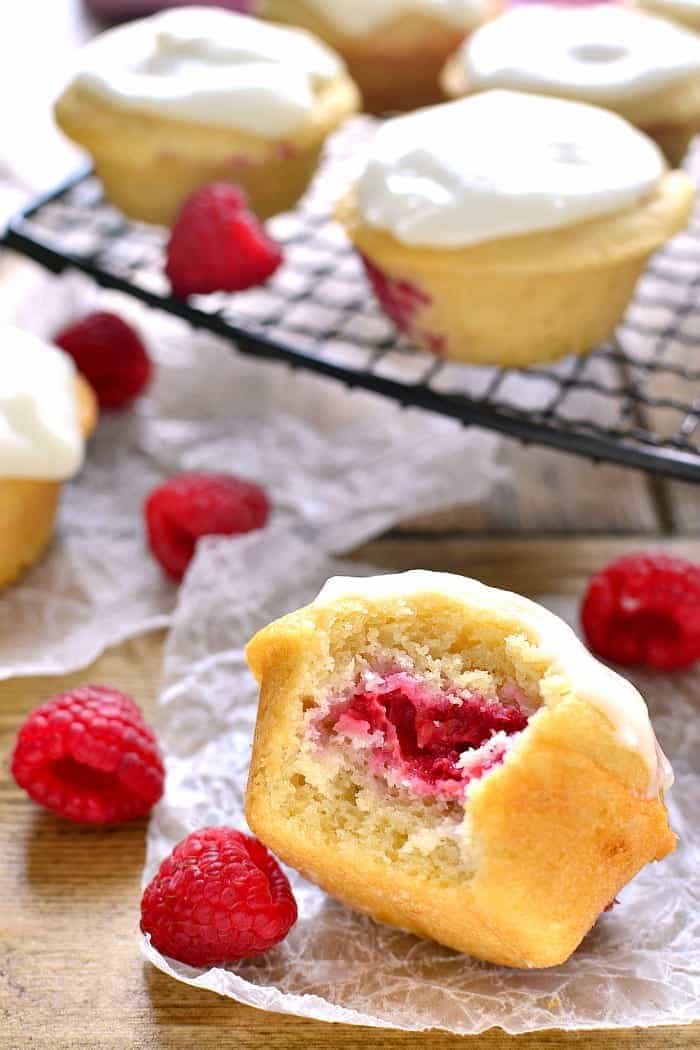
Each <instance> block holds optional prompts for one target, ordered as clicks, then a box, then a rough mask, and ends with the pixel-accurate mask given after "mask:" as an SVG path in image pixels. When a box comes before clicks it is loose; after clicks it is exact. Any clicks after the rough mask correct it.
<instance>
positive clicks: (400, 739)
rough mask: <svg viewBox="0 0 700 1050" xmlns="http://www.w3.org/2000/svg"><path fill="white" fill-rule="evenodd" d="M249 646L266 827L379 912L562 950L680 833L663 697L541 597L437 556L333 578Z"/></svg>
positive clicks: (256, 784) (357, 901) (411, 922)
mask: <svg viewBox="0 0 700 1050" xmlns="http://www.w3.org/2000/svg"><path fill="white" fill-rule="evenodd" d="M247 657H248V661H249V663H250V667H251V669H252V671H253V673H254V674H255V677H256V679H257V680H258V682H259V684H260V707H259V713H258V721H257V726H256V732H255V743H254V749H253V757H252V763H251V768H250V777H249V782H248V793H247V817H248V821H249V823H250V826H251V828H252V829H253V831H254V832H255V834H256V835H257V836H258V837H259V838H260V839H261V840H262V841H263V842H264V843H265V844H266V845H267V846H268V847H269V848H270V849H272V850H273V851H274V852H275V853H276V854H277V855H278V856H279V857H281V858H282V860H284V861H285V862H287V863H288V864H291V865H292V866H293V867H295V868H297V869H298V870H299V871H300V872H301V873H302V874H303V875H305V876H306V877H307V878H309V879H311V880H312V881H314V882H316V883H318V884H319V885H320V886H321V887H323V888H324V889H325V890H327V891H328V892H329V893H330V894H332V895H333V896H335V897H337V898H338V899H340V900H342V901H344V902H345V903H346V904H348V905H350V906H351V907H353V908H357V909H359V910H361V911H364V912H367V913H368V914H369V915H371V916H372V917H373V918H374V919H376V920H377V921H379V922H385V923H389V924H391V925H394V926H398V927H400V928H402V929H406V930H410V931H412V932H414V933H416V934H418V935H419V936H422V937H429V938H433V939H435V940H437V941H439V942H441V943H443V944H445V945H448V946H449V947H451V948H455V949H457V950H458V951H463V952H467V953H469V954H471V955H474V956H477V957H478V958H481V959H485V960H487V961H489V962H493V963H499V964H503V965H506V966H515V967H546V966H554V965H557V964H559V963H561V962H563V961H564V960H565V959H567V958H568V956H569V955H570V954H571V953H572V952H573V951H574V950H575V949H576V948H577V946H578V945H579V943H580V942H581V940H582V938H583V937H584V936H585V934H586V933H587V931H588V930H589V929H590V928H591V927H592V925H593V924H594V923H595V922H596V920H597V918H598V916H599V915H600V914H601V912H602V911H604V910H605V909H606V908H607V906H608V905H609V904H610V903H611V902H612V901H613V899H614V898H615V895H616V894H617V893H618V892H619V890H620V889H621V888H622V887H623V886H624V885H625V884H626V883H627V882H628V881H629V880H630V879H631V878H632V877H633V876H634V875H635V874H636V873H637V872H638V871H639V870H640V869H641V868H642V867H643V866H644V865H645V864H647V863H648V862H649V861H652V860H661V859H662V858H663V857H664V856H666V854H668V853H669V852H671V851H672V850H673V849H674V846H675V837H674V835H673V833H672V831H671V830H670V828H669V824H668V817H667V813H666V809H665V806H664V803H663V792H664V789H665V788H666V787H668V785H669V783H670V780H671V776H670V767H668V764H667V763H666V761H665V759H664V758H663V756H662V755H661V753H660V752H659V750H658V745H656V742H655V738H654V734H653V731H652V729H651V725H650V723H649V718H648V713H647V710H646V706H645V704H644V701H643V700H642V698H641V697H640V696H639V694H638V693H637V691H636V690H635V689H634V688H633V686H632V685H631V684H630V683H629V682H627V681H625V680H624V679H622V678H620V677H619V676H618V675H616V674H614V673H613V672H612V671H610V670H608V669H607V668H605V667H603V665H601V664H599V663H598V662H597V661H596V660H595V659H594V658H593V657H592V656H591V655H590V654H589V653H588V652H587V651H586V650H585V649H584V647H583V646H582V644H581V643H580V642H579V641H578V639H577V638H576V636H575V635H574V634H573V632H572V631H571V630H570V629H569V628H568V627H567V626H566V625H565V624H564V623H563V622H562V621H561V620H559V619H558V618H557V617H556V616H554V615H553V614H551V613H549V612H547V611H546V610H544V609H543V608H541V607H540V606H537V605H535V604H534V603H532V602H529V601H527V600H526V599H524V598H520V597H519V596H517V595H513V594H509V593H507V592H504V591H497V590H494V589H492V588H487V587H484V586H483V585H481V584H478V583H476V582H475V581H472V580H467V579H464V578H462V577H456V576H448V575H446V574H438V573H427V572H412V573H405V574H402V575H400V576H387V577H375V578H373V579H338V580H332V581H329V583H328V584H327V585H326V587H325V588H324V589H323V591H322V592H321V594H320V595H319V596H318V598H317V599H316V600H315V601H314V602H313V603H312V604H311V605H309V606H307V607H305V608H303V609H300V610H298V611H297V612H294V613H291V614H290V615H288V616H285V617H283V618H282V619H280V620H277V621H276V622H274V623H272V624H270V626H268V627H266V628H265V629H263V630H262V631H260V632H259V633H258V634H257V635H256V636H255V638H253V640H252V641H251V642H250V644H249V645H248V649H247ZM498 727H500V728H498ZM468 740H471V743H468V742H467V743H465V741H468ZM446 749H447V750H446ZM658 877H659V878H662V877H663V873H662V872H659V875H658Z"/></svg>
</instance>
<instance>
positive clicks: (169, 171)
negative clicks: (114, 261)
mask: <svg viewBox="0 0 700 1050" xmlns="http://www.w3.org/2000/svg"><path fill="white" fill-rule="evenodd" d="M322 149H323V142H319V143H317V144H316V145H314V146H307V147H305V148H304V149H296V148H295V147H293V146H289V147H288V148H287V149H283V148H282V147H281V146H280V148H279V149H276V150H271V151H270V153H269V154H268V155H267V156H265V157H254V158H246V156H245V155H243V154H241V155H240V156H236V155H232V156H231V157H230V158H229V159H228V160H226V161H224V162H221V163H214V164H209V163H205V162H199V161H197V160H195V159H190V158H187V157H176V156H170V157H168V156H157V157H153V158H151V159H149V160H148V161H147V162H146V163H144V164H142V165H138V166H137V165H136V164H134V163H133V162H131V161H130V160H129V159H120V158H118V157H114V156H108V157H104V158H100V157H99V156H98V155H97V154H95V171H96V173H97V176H98V178H99V179H100V181H101V182H102V185H103V187H104V191H105V193H106V195H107V197H109V199H110V201H111V202H112V203H113V204H114V205H116V207H117V208H119V210H120V211H122V212H124V214H125V215H128V216H129V218H131V219H136V220H138V221H140V222H148V223H153V224H156V225H161V226H172V224H173V222H174V221H175V218H176V216H177V213H178V211H179V209H180V206H181V205H182V203H183V201H184V200H186V199H187V197H189V196H190V194H192V193H194V192H195V190H197V189H199V188H200V187H201V186H205V185H207V183H210V182H231V183H233V184H234V185H236V186H240V187H241V188H242V189H243V190H245V193H246V195H247V197H248V202H249V204H250V207H251V208H252V210H253V211H254V212H255V214H256V215H257V216H258V217H259V218H261V219H269V218H271V216H273V215H278V214H279V213H280V212H284V211H289V210H290V209H291V208H293V207H294V205H295V204H296V203H297V202H298V200H299V199H300V198H301V197H302V196H303V195H304V193H305V192H306V190H307V188H308V186H309V183H310V182H311V180H312V178H313V177H314V175H315V173H316V169H317V167H318V164H319V160H320V156H321V152H322Z"/></svg>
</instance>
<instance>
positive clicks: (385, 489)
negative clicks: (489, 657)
mask: <svg viewBox="0 0 700 1050" xmlns="http://www.w3.org/2000/svg"><path fill="white" fill-rule="evenodd" d="M96 308H111V309H116V311H117V312H118V313H119V314H121V316H123V317H125V318H126V319H129V320H131V321H132V322H133V323H134V324H135V325H136V327H137V328H138V329H139V330H140V331H141V333H142V334H143V336H144V338H145V340H146V343H147V345H148V348H149V351H150V353H151V355H152V356H153V358H154V361H155V363H156V378H155V382H154V383H153V385H152V388H151V390H150V392H149V395H148V396H147V397H145V398H142V399H141V400H140V401H138V402H137V404H136V407H135V408H134V409H133V410H131V411H128V412H121V413H111V414H108V413H103V415H102V417H101V419H100V421H99V425H98V428H97V432H96V434H95V436H94V437H93V438H92V440H91V441H90V444H89V448H88V452H87V458H86V462H85V466H84V469H83V471H82V472H81V474H80V475H79V476H78V477H77V478H76V480H75V481H73V482H72V483H70V484H69V485H66V487H65V491H64V499H63V503H62V507H61V511H60V517H59V522H58V528H57V534H56V538H55V542H54V543H53V545H52V547H51V549H50V551H49V553H48V554H47V556H46V557H45V558H44V559H43V560H42V561H41V562H40V563H39V564H38V565H37V566H36V567H35V568H33V569H32V570H31V571H30V572H29V573H28V574H27V575H26V576H25V577H23V578H22V580H21V581H20V582H19V583H18V584H17V585H15V586H14V587H11V588H9V589H8V590H6V591H4V592H3V593H2V594H0V679H2V678H9V677H12V676H16V675H28V674H61V673H65V672H67V671H70V670H73V669H75V668H77V667H81V666H85V665H87V664H89V663H90V662H91V661H92V660H93V659H95V657H96V656H97V655H98V654H99V653H100V652H101V651H102V650H103V649H104V648H105V647H106V646H108V645H111V644H113V643H116V642H119V641H122V640H123V639H125V638H127V637H129V636H132V635H136V634H140V633H143V632H144V631H147V630H151V629H154V628H156V627H159V626H163V625H165V624H166V623H167V622H168V621H169V617H170V613H171V611H172V608H173V604H174V601H175V596H176V588H175V587H174V586H172V584H170V583H169V582H167V580H166V579H165V578H164V577H163V575H162V573H161V571H160V568H159V566H158V565H157V564H156V563H155V561H154V560H153V558H152V557H151V555H150V554H149V552H148V551H147V549H146V545H145V542H144V532H143V523H142V516H141V507H142V504H143V500H144V497H145V496H146V495H147V494H148V492H149V491H150V490H151V488H153V486H154V485H156V484H157V483H158V482H160V481H161V480H162V479H164V478H166V477H168V476H169V475H171V474H174V473H176V472H177V471H180V470H213V471H226V472H231V473H235V474H238V475H240V476H242V477H246V478H249V479H252V480H253V481H257V482H259V483H261V484H262V485H264V486H265V487H266V488H267V490H268V492H269V494H270V498H271V500H272V505H273V513H272V516H271V519H270V524H269V526H268V527H269V528H275V529H280V530H283V531H285V532H287V533H289V534H290V535H296V536H300V537H304V538H305V539H307V540H308V541H309V542H313V543H314V544H315V545H316V546H317V547H318V548H319V549H322V550H325V551H331V552H334V553H335V552H339V551H346V550H351V549H352V548H353V547H354V546H356V545H357V544H360V543H362V542H363V541H365V540H367V539H369V538H370V537H371V536H373V535H376V534H377V533H380V532H382V531H384V530H385V529H387V528H389V527H390V526H391V525H393V524H395V523H396V522H398V521H400V520H401V519H402V518H407V517H409V516H411V515H413V514H415V513H417V512H421V513H422V512H429V511H430V510H433V509H437V508H438V507H441V506H445V505H447V504H450V503H455V502H462V503H470V502H471V501H478V500H480V499H483V498H484V497H485V496H486V494H487V492H488V490H489V488H490V486H491V485H492V484H493V483H494V482H495V481H496V480H498V479H499V478H501V477H502V476H503V472H502V469H501V468H499V467H498V466H497V464H496V462H495V455H496V450H497V446H498V438H496V437H495V436H494V435H491V434H488V433H485V432H484V431H476V430H473V431H466V430H465V429H464V428H463V427H461V426H460V425H459V424H458V423H456V422H454V421H452V420H448V419H444V418H442V417H439V416H436V415H432V414H429V413H427V412H421V411H419V410H418V409H402V408H401V407H400V406H399V405H398V404H395V403H394V402H391V401H388V400H386V399H385V398H381V397H378V396H376V395H372V394H368V393H363V392H359V391H353V392H350V391H348V390H347V389H346V388H345V387H343V386H342V385H341V384H339V383H336V382H333V381H331V380H325V379H320V378H316V377H313V376H310V375H308V374H306V373H303V372H300V371H297V372H294V371H292V370H291V369H290V368H288V367H287V366H285V365H281V364H271V363H263V362H260V361H255V360H253V359H251V358H244V357H241V356H240V355H238V354H236V353H235V352H234V351H233V349H232V347H231V346H230V345H229V344H227V343H225V342H223V341H220V340H218V339H216V338H214V337H212V336H209V335H203V334H196V333H194V332H193V331H192V329H190V328H189V327H188V326H187V325H186V324H185V323H184V322H182V321H180V320H178V319H175V318H172V317H169V316H167V315H165V314H163V313H158V312H157V311H150V310H148V309H146V308H145V307H142V306H141V305H140V304H138V303H133V302H131V301H130V300H129V299H127V298H126V297H124V296H119V295H117V294H116V293H100V292H98V291H97V289H96V288H95V287H94V286H93V285H92V284H91V283H90V282H89V281H88V280H87V279H85V278H82V277H80V276H78V275H72V276H70V277H67V278H62V279H60V280H57V279H55V278H52V279H42V280H40V281H39V282H38V285H37V287H36V288H35V289H34V291H33V293H32V294H31V295H30V296H29V298H28V299H27V300H26V301H25V303H24V305H23V307H22V309H21V310H20V312H19V315H18V316H17V317H16V318H15V320H16V321H17V322H18V323H20V324H22V325H24V326H26V327H27V328H30V329H31V330H33V331H36V332H38V333H39V334H40V335H43V336H45V337H51V336H52V335H53V334H55V332H56V331H57V330H58V329H60V328H61V327H62V326H63V325H65V324H67V323H69V322H70V321H72V320H74V319H75V318H76V317H80V316H83V315H84V314H85V313H87V312H89V311H90V310H92V309H96Z"/></svg>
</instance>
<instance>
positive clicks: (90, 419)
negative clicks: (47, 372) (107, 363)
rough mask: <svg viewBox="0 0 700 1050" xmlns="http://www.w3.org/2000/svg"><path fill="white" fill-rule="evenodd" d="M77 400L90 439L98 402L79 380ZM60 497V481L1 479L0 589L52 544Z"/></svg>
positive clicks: (81, 419)
mask: <svg viewBox="0 0 700 1050" xmlns="http://www.w3.org/2000/svg"><path fill="white" fill-rule="evenodd" d="M76 397H77V399H78V411H79V417H80V424H81V429H82V431H83V435H84V436H85V437H87V436H88V435H89V434H90V433H91V432H92V430H93V429H94V426H95V423H96V422H97V399H96V398H95V395H94V393H93V391H92V388H91V387H90V386H89V385H88V384H87V383H86V382H85V380H84V379H83V378H82V377H80V376H78V377H77V380H76ZM60 495H61V482H60V481H42V480H39V479H34V478H32V479H24V478H0V506H1V507H2V514H0V588H2V587H6V586H7V585H8V584H10V583H13V582H14V580H16V579H17V577H18V576H20V575H21V574H22V573H23V572H24V571H25V570H26V569H28V568H30V567H31V566H32V565H33V564H34V563H35V562H36V561H37V560H38V559H39V558H40V557H41V555H42V554H43V552H44V550H45V549H46V547H47V546H48V544H49V543H50V542H51V537H52V536H53V530H54V521H55V517H56V511H57V509H58V502H59V499H60Z"/></svg>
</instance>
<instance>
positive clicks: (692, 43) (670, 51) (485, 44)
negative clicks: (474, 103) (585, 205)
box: [454, 4, 700, 109]
mask: <svg viewBox="0 0 700 1050" xmlns="http://www.w3.org/2000/svg"><path fill="white" fill-rule="evenodd" d="M699 10H700V8H699ZM454 63H455V65H456V66H457V67H458V68H459V70H460V71H461V73H462V74H463V80H464V86H465V88H466V89H467V90H472V91H482V90H486V89H489V88H506V89H510V90H514V91H533V92H537V93H538V94H547V95H558V96H560V97H564V98H571V99H576V100H578V101H580V102H591V103H594V104H597V105H603V106H606V107H609V108H617V109H623V108H624V107H625V105H628V104H630V103H634V102H639V101H640V100H643V99H646V98H651V97H653V96H654V95H655V94H656V93H658V92H661V91H663V90H664V89H667V88H669V87H671V86H672V85H674V84H677V83H679V82H683V81H685V80H687V79H688V78H689V77H695V76H697V75H698V74H700V40H698V38H697V37H696V36H695V35H694V34H692V33H690V32H688V31H687V30H685V29H682V28H681V27H679V26H676V25H673V24H671V23H670V22H665V21H663V20H661V19H658V18H653V17H651V16H650V15H647V14H644V13H642V12H639V11H634V10H631V9H629V8H625V7H620V6H617V5H614V4H597V5H594V6H591V7H582V8H574V7H569V8H567V7H552V6H544V5H540V4H534V5H528V6H525V7H519V8H515V9H513V10H511V11H508V12H507V13H506V14H504V15H502V16H501V17H500V18H497V19H495V20H494V21H492V22H490V23H488V24H487V25H485V26H482V28H480V29H478V30H477V31H476V32H475V33H474V34H473V35H472V36H471V37H470V39H469V40H467V41H466V42H465V44H464V45H463V46H462V48H461V50H460V51H459V52H458V55H457V56H456V58H455V59H454Z"/></svg>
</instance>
